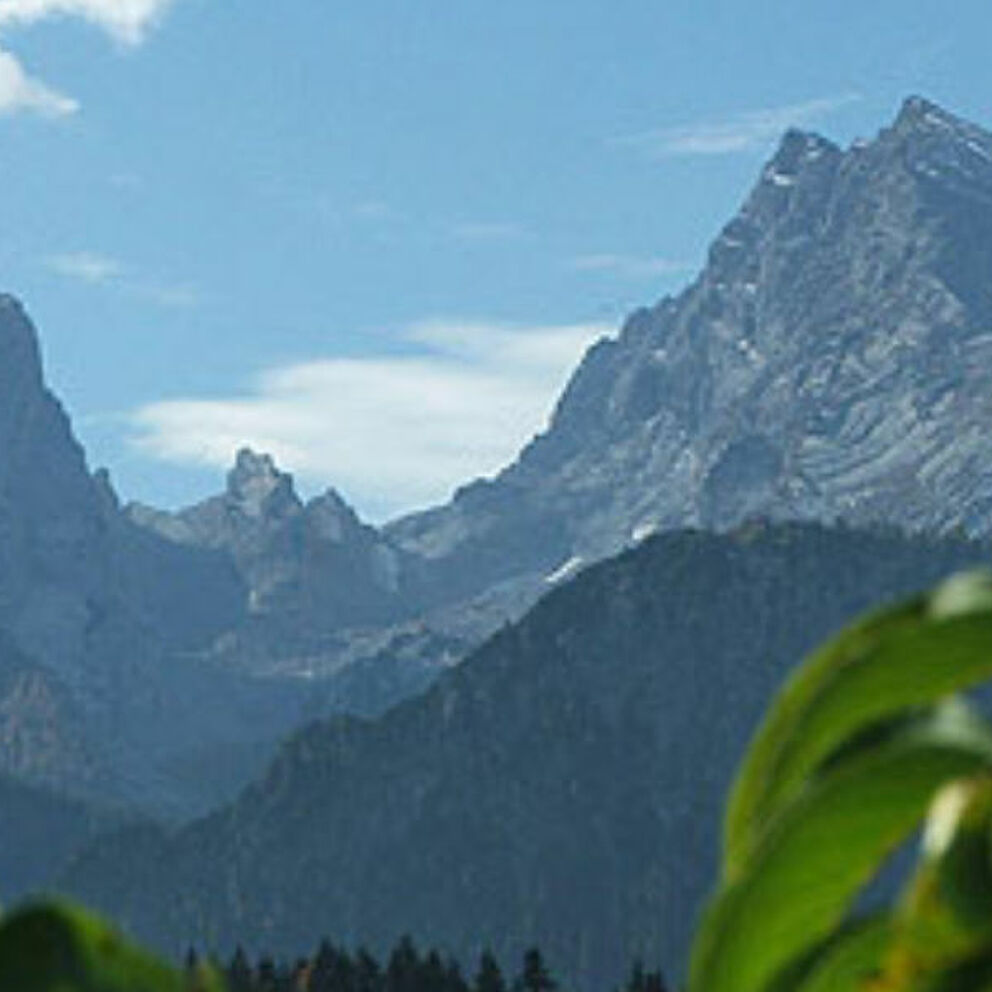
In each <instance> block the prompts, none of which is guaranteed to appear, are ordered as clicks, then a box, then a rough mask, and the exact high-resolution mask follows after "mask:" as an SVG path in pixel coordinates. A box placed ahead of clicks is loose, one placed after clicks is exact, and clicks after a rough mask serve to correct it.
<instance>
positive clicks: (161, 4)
mask: <svg viewBox="0 0 992 992" xmlns="http://www.w3.org/2000/svg"><path fill="white" fill-rule="evenodd" d="M173 2H174V0H0V34H2V35H3V37H5V38H6V36H7V35H8V34H9V32H10V31H11V30H13V29H16V28H18V27H26V26H28V25H31V24H35V23H37V22H38V21H44V20H49V19H51V18H66V17H75V18H82V19H83V20H85V21H88V22H89V23H91V24H94V25H96V26H97V27H98V28H100V29H102V30H103V31H105V32H106V33H107V34H109V35H110V36H111V37H113V38H114V39H116V40H117V41H118V42H120V43H121V44H123V45H138V44H140V43H141V42H142V41H143V40H144V38H145V35H146V34H147V32H148V30H149V29H150V28H151V27H153V26H154V25H155V24H157V23H158V21H159V20H160V18H161V17H162V15H163V14H164V13H165V11H166V10H167V9H168V8H169V7H170V6H172V4H173ZM78 110H79V103H78V102H77V101H76V100H74V99H73V98H72V97H70V96H66V95H65V94H64V93H60V92H58V91H57V90H54V89H52V88H51V87H50V86H48V85H47V84H46V83H43V82H41V81H40V80H38V79H35V78H33V77H32V76H31V75H29V74H28V72H27V71H26V70H25V69H24V67H23V66H22V65H21V63H20V62H19V61H18V59H17V57H16V56H14V55H12V54H11V53H10V52H8V51H5V50H3V49H0V114H8V115H9V114H15V113H21V112H30V113H36V114H40V115H42V116H44V117H67V116H69V115H70V114H74V113H76V111H78Z"/></svg>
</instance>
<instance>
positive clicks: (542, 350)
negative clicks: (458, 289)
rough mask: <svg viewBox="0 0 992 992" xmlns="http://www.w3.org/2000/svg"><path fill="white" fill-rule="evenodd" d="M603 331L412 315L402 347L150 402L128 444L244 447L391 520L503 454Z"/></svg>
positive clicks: (204, 449)
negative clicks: (226, 390) (202, 395)
mask: <svg viewBox="0 0 992 992" xmlns="http://www.w3.org/2000/svg"><path fill="white" fill-rule="evenodd" d="M608 332H609V328H607V327H606V326H605V325H598V324H578V325H565V326H545V327H528V328H508V327H504V326H500V325H493V324H487V323H471V322H468V323H462V322H457V321H431V322H425V323H420V324H415V325H413V326H412V327H410V328H408V329H407V330H406V331H405V332H404V340H403V342H402V344H403V345H404V346H405V347H406V348H408V349H409V350H408V351H407V352H406V353H403V354H400V355H389V356H372V357H361V358H327V359H320V360H316V361H310V362H302V363H298V364H293V365H287V366H283V367H278V368H273V369H269V370H267V371H264V372H262V373H261V374H260V375H259V376H258V377H257V378H256V379H255V381H253V382H251V383H250V384H249V385H248V388H247V389H246V391H245V392H244V394H242V395H239V396H229V397H217V398H210V399H197V398H180V399H169V400H164V401H161V402H156V403H151V404H148V405H146V406H144V407H142V408H140V409H138V410H137V411H136V412H135V413H134V414H133V417H132V426H133V428H134V434H133V437H132V442H133V444H134V445H135V446H136V447H137V448H138V449H139V450H140V451H142V452H143V453H145V454H146V455H149V456H151V457H154V458H156V459H160V460H165V461H168V462H172V463H177V464H185V465H201V466H202V465H208V466H213V467H216V468H224V467H226V466H229V465H230V464H231V461H232V458H233V456H234V453H235V452H236V451H237V450H238V448H240V447H242V446H244V445H249V446H251V447H253V448H256V449H257V450H261V451H266V452H268V453H270V454H272V455H274V456H275V457H276V459H277V460H278V461H279V462H280V463H281V464H283V465H285V466H286V467H288V468H289V469H290V470H292V471H293V472H295V473H296V474H297V475H299V476H300V477H301V478H302V479H303V481H304V482H305V483H307V484H309V485H311V486H317V485H328V484H333V485H334V486H336V487H337V488H339V489H341V490H342V491H343V492H345V493H346V494H347V495H348V497H349V498H350V499H353V500H354V501H355V502H356V504H357V506H358V508H359V509H360V511H361V512H362V513H363V514H364V515H366V516H367V517H370V518H371V519H375V520H383V519H388V518H389V517H391V516H394V515H396V514H398V513H401V512H404V511H407V510H411V509H414V508H416V507H420V506H424V505H427V504H430V503H433V502H437V501H439V500H442V499H445V498H446V497H447V496H448V495H450V493H451V491H452V489H453V488H454V487H455V486H457V485H460V484H463V483H465V482H467V481H469V480H471V479H473V478H477V477H479V476H482V475H488V474H491V473H493V472H495V471H497V470H498V469H500V468H501V467H502V466H504V465H506V464H507V463H508V462H509V461H510V460H511V459H512V458H513V457H514V455H515V454H516V453H517V452H518V451H519V449H520V447H521V445H523V444H524V443H525V442H526V441H527V440H528V439H529V438H530V437H531V436H532V435H533V434H535V433H536V432H537V431H539V430H541V429H542V427H543V426H544V425H545V423H546V421H547V417H548V414H549V412H550V408H551V404H552V402H553V400H554V398H555V396H556V395H557V393H558V392H559V391H560V389H561V388H562V386H563V385H564V382H565V380H566V378H567V375H568V373H569V372H570V370H571V369H572V368H573V367H574V365H575V364H576V362H577V361H578V359H579V358H580V357H581V355H582V353H583V352H584V350H585V349H586V348H587V347H588V346H589V345H590V344H591V343H592V342H594V341H595V340H597V339H598V338H601V337H603V336H604V335H606V334H607V333H608Z"/></svg>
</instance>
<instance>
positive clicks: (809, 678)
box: [689, 572, 992, 992]
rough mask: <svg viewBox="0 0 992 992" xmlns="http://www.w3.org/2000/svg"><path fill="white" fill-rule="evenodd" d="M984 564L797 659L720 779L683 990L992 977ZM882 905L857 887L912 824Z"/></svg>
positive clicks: (989, 664)
mask: <svg viewBox="0 0 992 992" xmlns="http://www.w3.org/2000/svg"><path fill="white" fill-rule="evenodd" d="M990 677H992V576H990V575H989V574H987V573H984V572H980V573H968V574H964V575H959V576H955V577H954V578H952V579H950V580H948V581H947V582H946V583H944V584H943V585H942V586H940V587H939V588H938V589H936V590H935V591H934V592H933V593H932V594H930V595H928V596H923V597H920V598H918V599H916V600H914V601H912V602H910V603H907V604H904V605H901V606H899V607H897V608H895V609H891V610H887V611H885V612H881V613H878V614H874V615H872V616H869V617H867V618H865V619H864V620H862V621H861V622H859V623H857V624H855V625H854V626H852V627H850V628H849V629H848V630H846V631H844V632H843V633H842V634H841V635H840V636H838V637H837V638H835V639H834V640H833V641H832V642H830V643H829V644H827V645H826V646H825V647H823V648H822V649H821V650H819V651H818V652H816V653H814V655H813V656H812V657H811V658H809V659H808V660H807V661H806V662H805V664H804V665H802V666H801V667H800V668H799V669H798V670H797V671H796V673H795V674H794V675H793V676H792V678H791V679H790V680H789V682H788V683H787V684H786V686H785V687H784V689H783V690H782V691H781V693H780V694H779V696H778V698H777V699H776V700H775V701H774V703H773V704H772V706H771V708H770V710H769V712H768V714H767V717H766V719H765V721H764V724H763V725H762V727H761V728H760V729H759V731H758V733H757V734H756V736H755V738H754V740H753V742H752V745H751V748H750V750H749V752H748V754H747V755H746V757H745V759H744V761H743V764H742V766H741V769H740V771H739V774H738V777H737V781H736V783H735V786H734V788H733V791H732V794H731V797H730V801H729V803H728V810H727V816H726V822H725V830H724V851H723V872H722V877H721V880H720V887H719V889H718V891H717V892H716V894H715V896H714V897H713V899H712V901H711V903H710V905H709V907H708V909H707V912H706V913H705V915H704V918H703V920H702V923H701V925H700V928H699V930H698V933H697V936H696V940H695V943H694V947H693V953H692V959H691V964H690V976H689V987H690V992H855V990H863V992H945V990H946V992H952V990H953V992H981V990H992V726H990V725H989V723H988V722H987V721H986V720H985V719H983V718H981V717H979V716H978V715H977V714H976V713H975V712H974V711H973V710H972V708H971V707H970V705H968V704H967V703H966V702H965V701H964V700H962V699H961V698H959V697H957V696H955V695H954V693H956V692H960V691H963V690H966V689H970V688H972V687H974V686H977V685H979V684H980V683H982V682H985V681H987V680H988V679H989V678H990ZM921 828H922V833H921V835H920V838H921V839H920V844H919V855H918V859H917V864H916V867H915V871H914V872H913V874H912V877H911V878H910V879H909V880H908V881H907V882H906V883H905V885H904V888H903V890H902V892H901V894H900V895H898V896H897V897H896V898H894V899H892V900H891V902H890V904H889V905H887V906H886V907H885V908H884V909H882V910H879V911H876V912H874V913H871V914H867V913H863V912H862V913H859V912H858V906H859V898H860V896H861V895H862V893H863V891H864V889H865V887H866V886H867V885H868V884H869V883H871V882H872V880H873V879H875V878H876V877H877V876H878V874H879V872H880V871H882V870H883V868H884V867H885V865H886V863H887V862H888V861H889V859H890V856H891V855H892V854H893V853H894V852H895V851H897V850H898V849H899V848H900V847H902V846H904V845H905V844H906V842H907V841H910V840H911V839H912V838H913V837H914V835H915V834H916V833H917V832H918V831H920V830H921Z"/></svg>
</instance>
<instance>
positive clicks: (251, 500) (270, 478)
mask: <svg viewBox="0 0 992 992" xmlns="http://www.w3.org/2000/svg"><path fill="white" fill-rule="evenodd" d="M227 496H228V499H229V501H230V502H231V503H233V504H234V505H235V506H236V507H237V508H238V510H240V511H241V513H243V514H244V515H245V516H246V517H253V518H259V517H272V516H284V515H286V514H291V513H294V512H299V510H301V509H302V503H301V502H300V498H299V497H298V496H297V495H296V490H295V489H294V487H293V477H292V475H290V474H289V473H288V472H281V471H280V470H279V469H278V468H277V467H276V464H275V462H274V460H273V459H272V456H271V455H267V454H259V453H256V452H254V451H252V450H251V449H250V448H242V449H241V450H240V451H239V452H238V454H237V457H236V459H235V463H234V467H233V468H232V469H231V471H230V472H229V473H228V476H227Z"/></svg>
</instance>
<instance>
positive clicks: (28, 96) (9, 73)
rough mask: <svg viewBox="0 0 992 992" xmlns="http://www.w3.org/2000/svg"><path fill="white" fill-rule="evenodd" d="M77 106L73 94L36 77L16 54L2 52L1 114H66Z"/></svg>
mask: <svg viewBox="0 0 992 992" xmlns="http://www.w3.org/2000/svg"><path fill="white" fill-rule="evenodd" d="M78 109H79V104H78V103H76V101H75V100H73V99H72V98H71V97H68V96H65V95H64V94H62V93H59V92H58V91H56V90H53V89H51V88H50V87H48V86H46V85H45V84H44V83H43V82H41V81H40V80H37V79H33V78H32V77H31V76H29V75H28V74H27V73H26V72H25V71H24V67H23V66H22V65H21V63H20V62H18V61H17V59H15V58H14V56H13V55H11V54H10V53H9V52H4V51H0V114H16V113H20V112H22V111H30V112H32V113H36V114H41V115H42V116H43V117H66V116H67V115H69V114H74V113H75V112H76V111H77V110H78Z"/></svg>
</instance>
